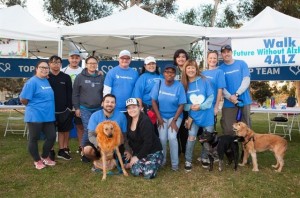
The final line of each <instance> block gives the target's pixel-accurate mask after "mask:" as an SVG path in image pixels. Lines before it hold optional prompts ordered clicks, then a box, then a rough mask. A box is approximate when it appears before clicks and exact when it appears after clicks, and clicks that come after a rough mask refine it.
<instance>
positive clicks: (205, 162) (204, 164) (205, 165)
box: [201, 159, 209, 168]
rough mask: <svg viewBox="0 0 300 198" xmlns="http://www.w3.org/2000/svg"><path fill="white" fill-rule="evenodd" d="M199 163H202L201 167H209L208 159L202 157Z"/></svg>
mask: <svg viewBox="0 0 300 198" xmlns="http://www.w3.org/2000/svg"><path fill="white" fill-rule="evenodd" d="M201 163H202V167H203V168H209V160H208V159H202V160H201Z"/></svg>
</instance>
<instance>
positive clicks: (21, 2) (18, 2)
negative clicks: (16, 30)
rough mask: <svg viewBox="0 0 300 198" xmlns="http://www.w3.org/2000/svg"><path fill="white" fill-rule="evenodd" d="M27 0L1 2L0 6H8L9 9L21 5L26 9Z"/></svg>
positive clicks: (5, 0)
mask: <svg viewBox="0 0 300 198" xmlns="http://www.w3.org/2000/svg"><path fill="white" fill-rule="evenodd" d="M26 1H27V0H0V4H2V5H6V6H7V7H10V6H14V5H20V6H22V7H26Z"/></svg>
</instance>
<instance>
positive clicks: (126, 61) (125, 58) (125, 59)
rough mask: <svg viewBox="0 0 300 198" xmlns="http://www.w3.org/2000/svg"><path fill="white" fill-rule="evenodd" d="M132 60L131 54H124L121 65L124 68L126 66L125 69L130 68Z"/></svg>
mask: <svg viewBox="0 0 300 198" xmlns="http://www.w3.org/2000/svg"><path fill="white" fill-rule="evenodd" d="M130 62H131V58H130V56H122V57H120V58H119V65H120V67H122V68H125V69H126V68H128V67H129V64H130Z"/></svg>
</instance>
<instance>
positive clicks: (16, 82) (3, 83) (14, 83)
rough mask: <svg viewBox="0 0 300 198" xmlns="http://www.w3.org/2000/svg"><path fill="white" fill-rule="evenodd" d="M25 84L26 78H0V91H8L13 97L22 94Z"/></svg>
mask: <svg viewBox="0 0 300 198" xmlns="http://www.w3.org/2000/svg"><path fill="white" fill-rule="evenodd" d="M24 83H25V79H24V78H0V91H8V92H9V94H11V95H12V94H16V93H20V92H21V90H22V87H23V85H24Z"/></svg>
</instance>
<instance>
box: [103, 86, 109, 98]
mask: <svg viewBox="0 0 300 198" xmlns="http://www.w3.org/2000/svg"><path fill="white" fill-rule="evenodd" d="M110 93H111V87H109V86H107V85H104V86H103V97H104V96H106V95H107V94H110Z"/></svg>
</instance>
